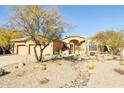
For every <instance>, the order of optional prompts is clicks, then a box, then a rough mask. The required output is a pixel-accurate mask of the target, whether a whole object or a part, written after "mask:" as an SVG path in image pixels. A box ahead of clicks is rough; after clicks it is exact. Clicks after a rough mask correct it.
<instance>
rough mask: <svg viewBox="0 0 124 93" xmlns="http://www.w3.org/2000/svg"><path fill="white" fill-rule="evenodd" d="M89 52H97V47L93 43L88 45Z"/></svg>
mask: <svg viewBox="0 0 124 93" xmlns="http://www.w3.org/2000/svg"><path fill="white" fill-rule="evenodd" d="M89 51H97V45H96V44H95V43H94V42H90V43H89Z"/></svg>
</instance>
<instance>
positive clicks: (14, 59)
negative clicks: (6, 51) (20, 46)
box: [0, 55, 34, 67]
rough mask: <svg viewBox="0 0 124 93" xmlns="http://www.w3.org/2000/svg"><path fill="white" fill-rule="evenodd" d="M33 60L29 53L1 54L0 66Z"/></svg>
mask: <svg viewBox="0 0 124 93" xmlns="http://www.w3.org/2000/svg"><path fill="white" fill-rule="evenodd" d="M29 60H30V61H32V60H34V59H33V57H32V56H27V55H5V56H0V67H4V66H7V65H9V64H13V63H20V62H26V61H29Z"/></svg>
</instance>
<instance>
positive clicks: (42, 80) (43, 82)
mask: <svg viewBox="0 0 124 93" xmlns="http://www.w3.org/2000/svg"><path fill="white" fill-rule="evenodd" d="M39 82H40V83H41V84H46V83H48V82H49V79H47V78H43V79H41V80H39Z"/></svg>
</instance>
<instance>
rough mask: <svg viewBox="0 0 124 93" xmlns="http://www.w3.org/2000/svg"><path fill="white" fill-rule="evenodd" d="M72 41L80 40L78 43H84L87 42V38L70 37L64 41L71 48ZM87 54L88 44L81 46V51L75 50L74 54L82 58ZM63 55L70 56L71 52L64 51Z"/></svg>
mask: <svg viewBox="0 0 124 93" xmlns="http://www.w3.org/2000/svg"><path fill="white" fill-rule="evenodd" d="M71 40H78V42H82V41H85V38H83V37H79V36H70V37H67V38H65V39H63V41H64V42H65V43H67V46H68V47H70V46H69V44H71V43H70V41H71ZM85 52H86V43H85V42H84V43H82V44H81V45H80V46H79V50H75V53H74V54H77V55H78V54H79V55H80V56H83V55H85ZM63 54H64V55H69V50H66V51H64V52H63Z"/></svg>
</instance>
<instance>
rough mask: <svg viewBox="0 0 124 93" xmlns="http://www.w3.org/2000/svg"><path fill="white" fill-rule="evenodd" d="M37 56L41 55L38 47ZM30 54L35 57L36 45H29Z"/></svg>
mask: <svg viewBox="0 0 124 93" xmlns="http://www.w3.org/2000/svg"><path fill="white" fill-rule="evenodd" d="M36 49H37V54H38V55H39V54H40V48H39V47H37V48H36ZM29 54H30V55H34V45H29Z"/></svg>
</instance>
